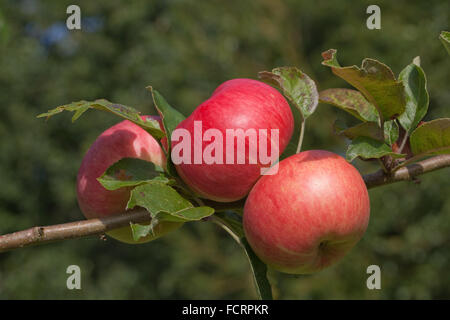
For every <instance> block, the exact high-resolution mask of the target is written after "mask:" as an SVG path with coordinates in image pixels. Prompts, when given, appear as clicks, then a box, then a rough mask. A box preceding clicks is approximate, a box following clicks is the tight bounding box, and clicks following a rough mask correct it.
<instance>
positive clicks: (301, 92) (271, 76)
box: [258, 67, 319, 119]
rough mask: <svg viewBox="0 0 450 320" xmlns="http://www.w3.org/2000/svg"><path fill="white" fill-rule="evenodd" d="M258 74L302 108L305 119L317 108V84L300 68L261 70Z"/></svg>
mask: <svg viewBox="0 0 450 320" xmlns="http://www.w3.org/2000/svg"><path fill="white" fill-rule="evenodd" d="M258 76H259V77H260V78H261V79H262V80H265V81H267V82H269V83H271V84H273V85H275V86H277V87H279V88H280V89H281V91H282V92H283V94H284V95H285V96H286V97H287V98H288V99H289V100H290V101H291V102H292V104H293V105H294V106H295V107H296V108H297V109H299V110H300V112H301V114H302V116H303V119H306V118H308V117H309V116H310V115H311V114H312V113H313V112H314V111H315V110H316V108H317V104H318V103H319V94H318V92H317V87H316V84H315V82H314V81H313V80H312V79H311V78H310V77H308V75H307V74H305V73H303V72H302V71H300V70H299V69H298V68H295V67H281V68H275V69H273V70H272V72H268V71H262V72H259V73H258Z"/></svg>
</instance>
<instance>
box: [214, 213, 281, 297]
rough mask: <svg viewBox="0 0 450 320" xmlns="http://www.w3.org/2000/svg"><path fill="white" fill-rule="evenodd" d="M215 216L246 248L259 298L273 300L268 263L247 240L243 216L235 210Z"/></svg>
mask: <svg viewBox="0 0 450 320" xmlns="http://www.w3.org/2000/svg"><path fill="white" fill-rule="evenodd" d="M214 217H215V218H216V220H218V221H219V224H220V225H221V226H222V227H225V228H224V229H225V230H226V231H227V232H228V233H230V234H231V235H232V237H233V238H234V239H235V240H236V241H237V242H238V244H239V245H240V246H241V248H242V249H243V250H244V252H245V255H246V256H247V258H248V260H249V262H250V268H251V271H252V275H253V281H254V284H255V287H256V292H257V294H258V297H259V299H262V300H272V299H273V296H272V288H271V285H270V282H269V279H268V278H267V265H266V264H265V263H264V262H262V261H261V260H260V259H259V258H258V256H257V255H256V254H255V253H254V251H253V249H252V248H251V247H250V245H249V243H248V242H247V239H246V238H245V236H244V230H243V227H242V217H240V216H239V215H237V214H235V213H233V212H218V213H216V214H215V215H214Z"/></svg>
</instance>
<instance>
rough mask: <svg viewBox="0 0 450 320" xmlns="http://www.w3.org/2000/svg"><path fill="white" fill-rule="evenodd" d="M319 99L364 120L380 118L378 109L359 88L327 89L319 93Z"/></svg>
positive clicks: (375, 120)
mask: <svg viewBox="0 0 450 320" xmlns="http://www.w3.org/2000/svg"><path fill="white" fill-rule="evenodd" d="M319 101H320V102H322V103H326V104H330V105H333V106H335V107H338V108H340V109H342V110H344V111H347V112H348V113H350V114H351V115H352V116H354V117H356V118H358V119H359V120H362V121H374V122H377V121H378V119H379V116H378V111H377V109H376V108H375V107H374V106H373V104H371V103H370V102H369V101H367V99H366V98H364V96H363V95H362V94H361V92H359V91H357V90H352V89H342V88H336V89H326V90H323V91H321V92H320V93H319Z"/></svg>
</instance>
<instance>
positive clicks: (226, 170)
mask: <svg viewBox="0 0 450 320" xmlns="http://www.w3.org/2000/svg"><path fill="white" fill-rule="evenodd" d="M196 123H197V124H198V123H201V127H200V130H201V131H202V132H201V133H200V134H197V135H196V128H198V126H197V127H196ZM180 129H184V131H185V132H188V133H189V134H190V139H191V141H189V143H190V150H189V151H190V153H191V154H190V156H188V159H189V162H188V163H187V162H186V161H184V162H182V163H175V166H176V169H177V172H178V174H179V175H180V177H181V178H182V179H183V181H184V182H185V183H186V184H187V185H189V187H190V188H191V189H192V190H193V191H195V192H196V193H197V194H198V195H199V196H201V197H203V198H207V199H211V200H215V201H219V202H229V201H235V200H239V199H241V198H243V197H245V196H246V195H247V194H248V192H249V191H250V189H251V187H252V186H253V185H254V183H255V182H256V180H257V179H258V178H259V177H260V175H261V169H262V168H267V167H270V166H271V165H272V164H273V163H274V162H276V161H278V156H276V161H272V162H271V163H267V162H265V163H264V161H262V158H261V157H260V153H259V152H260V150H262V148H265V147H264V146H262V145H261V144H259V142H258V145H257V147H256V148H257V149H258V152H257V159H256V158H255V157H254V156H253V155H254V154H253V153H250V152H249V150H250V149H249V148H250V145H252V146H255V144H251V142H250V138H249V137H246V138H245V137H244V139H245V140H244V139H241V140H240V141H242V142H243V143H242V144H241V143H240V142H239V139H237V138H236V137H231V136H230V137H231V138H229V139H226V137H227V130H231V131H233V130H234V131H235V132H237V131H236V130H237V129H241V131H242V132H244V133H245V132H250V130H254V132H255V133H256V138H255V141H259V138H260V137H262V139H261V141H262V142H264V143H265V144H266V145H267V148H266V149H267V155H269V156H272V155H274V154H276V153H275V151H277V152H278V153H279V154H281V153H282V152H283V150H284V149H285V147H286V146H287V144H288V143H289V140H290V139H291V136H292V132H293V129H294V120H293V115H292V112H291V109H290V107H289V104H288V103H287V101H286V99H285V98H284V97H283V96H282V95H281V94H280V93H279V92H278V91H277V90H276V89H274V88H272V87H271V86H269V85H267V84H265V83H263V82H260V81H256V80H251V79H234V80H229V81H226V82H225V83H223V84H222V85H220V86H219V87H218V88H217V89H216V90H215V91H214V93H213V94H212V96H211V97H210V98H209V99H208V100H206V101H205V102H203V103H202V104H201V105H199V106H198V107H197V108H196V109H195V111H194V112H193V113H192V114H191V115H190V116H189V117H188V118H187V119H185V120H184V121H182V122H181V123H180V124H179V125H178V126H177V128H176V130H175V131H177V130H180ZM208 130H209V131H211V130H215V132H216V133H218V134H220V135H221V136H222V137H223V140H222V141H219V140H218V139H217V137H216V136H214V137H209V140H208V138H206V132H207V131H208ZM260 130H262V131H264V132H265V133H266V134H267V135H266V136H265V135H264V134H263V133H261V131H260ZM276 130H278V139H277V137H276V135H275V133H273V132H274V131H276ZM203 133H205V135H203ZM174 136H175V135H174V134H172V146H173V149H172V160H174V154H175V155H176V153H177V152H178V151H179V149H178V150H177V144H178V143H180V144H181V141H183V139H181V138H180V139H179V140H177V139H174ZM183 142H185V141H183ZM213 142H214V143H215V142H221V144H220V145H218V148H217V149H215V151H213V152H211V154H212V155H213V156H214V157H217V158H220V160H221V161H220V162H219V161H216V162H214V163H206V161H205V159H200V160H201V163H198V162H197V163H196V162H195V161H196V152H197V151H199V152H200V156H202V155H204V154H205V152H207V151H208V148H211V146H212V145H213ZM196 143H199V144H198V147H199V148H197V149H196V147H195V144H196ZM227 143H231V144H233V143H234V148H233V147H232V146H231V147H230V150H232V151H233V152H230V150H227V146H226V144H227ZM271 143H274V145H273V146H275V148H273V147H272V144H271ZM243 144H245V150H242V148H240V147H239V146H242V145H243ZM219 149H220V150H219ZM185 151H186V150H183V151H181V152H180V155H181V154H182V155H183V156H186V154H184V152H185ZM210 151H211V150H210ZM219 151H220V152H219ZM272 151H274V153H272ZM218 152H219V153H218ZM227 157H229V158H227ZM239 157H241V162H240V163H239V160H238V158H239ZM242 159H244V160H243V163H242ZM197 160H198V159H197ZM229 160H230V161H229ZM252 161H253V162H252ZM174 162H176V161H174Z"/></svg>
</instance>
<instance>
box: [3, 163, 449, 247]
mask: <svg viewBox="0 0 450 320" xmlns="http://www.w3.org/2000/svg"><path fill="white" fill-rule="evenodd" d="M449 166H450V155H440V156H435V157H432V158H429V159H426V160H423V161H420V162H417V163H414V164H410V165H408V166H405V167H403V168H400V169H398V170H397V171H395V172H393V173H391V175H387V174H386V173H385V172H384V171H383V170H379V171H377V172H374V173H371V174H367V175H364V176H363V178H364V181H365V183H366V185H367V188H368V189H371V188H375V187H379V186H383V185H386V184H391V183H394V182H399V181H406V180H413V179H414V178H415V177H417V176H419V175H422V174H424V173H428V172H431V171H435V170H438V169H442V168H445V167H449ZM205 204H206V205H209V206H212V207H214V208H216V209H217V210H222V211H223V210H226V209H235V208H239V207H242V206H243V205H244V200H240V201H236V202H229V203H215V202H212V201H205ZM150 221H151V217H150V215H149V213H148V212H147V211H146V210H142V209H141V210H133V211H130V212H127V213H126V214H122V215H116V216H112V217H106V218H99V219H89V220H83V221H76V222H70V223H63V224H57V225H52V226H39V227H33V228H30V229H26V230H22V231H18V232H14V233H10V234H5V235H2V236H0V253H1V252H5V251H9V250H13V249H17V248H23V247H28V246H32V245H36V244H43V243H49V242H54V241H58V240H66V239H76V238H82V237H87V236H93V235H101V234H104V233H105V232H107V231H109V230H113V229H117V228H120V227H125V226H128V225H129V224H130V223H144V222H150Z"/></svg>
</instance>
